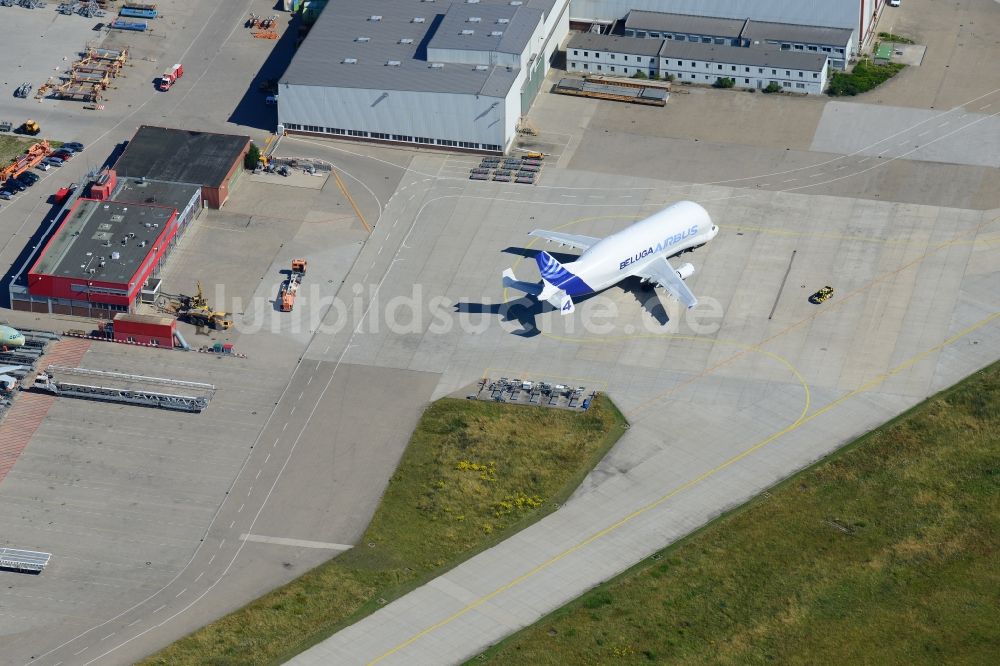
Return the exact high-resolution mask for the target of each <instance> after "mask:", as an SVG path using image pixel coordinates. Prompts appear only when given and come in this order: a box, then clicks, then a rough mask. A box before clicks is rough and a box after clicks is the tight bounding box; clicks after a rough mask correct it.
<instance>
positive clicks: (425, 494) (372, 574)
mask: <svg viewBox="0 0 1000 666" xmlns="http://www.w3.org/2000/svg"><path fill="white" fill-rule="evenodd" d="M625 427H626V423H625V419H624V417H623V416H622V415H621V413H620V412H619V411H618V410H617V409H616V408H615V406H614V405H613V404H612V403H611V401H610V400H608V399H607V398H606V397H603V396H598V397H597V399H595V400H594V401H593V403H592V404H591V407H590V409H589V410H588V411H587V412H584V413H579V412H571V411H568V410H558V409H545V408H539V407H527V406H520V407H519V406H512V405H502V404H497V403H493V402H483V401H469V400H453V399H444V400H439V401H438V402H436V403H434V404H433V405H431V406H430V407H429V408H428V409H427V411H426V412H425V413H424V415H423V418H422V419H421V421H420V424H419V425H418V426H417V429H416V431H415V432H414V434H413V437H412V438H411V439H410V443H409V445H408V447H407V450H406V452H405V453H404V454H403V457H402V460H401V461H400V463H399V467H398V469H397V470H396V473H395V474H394V475H393V476H392V478H391V480H390V482H389V486H388V488H387V489H386V492H385V495H384V496H383V498H382V503H381V504H380V505H379V507H378V509H377V510H376V512H375V516H374V517H373V518H372V521H371V524H370V525H369V526H368V530H367V531H366V532H365V534H364V536H363V537H362V539H361V542H360V543H359V545H358V546H357V547H356V548H355V549H353V550H350V551H347V552H346V553H344V554H342V555H340V556H339V557H338V558H336V559H334V560H331V561H330V562H327V563H325V564H323V565H321V566H319V567H317V568H316V569H313V570H312V571H309V572H308V573H306V574H305V575H303V576H302V577H300V578H298V579H296V580H295V581H293V582H291V583H289V584H288V585H286V586H284V587H282V588H279V589H277V590H275V591H273V592H271V593H269V594H267V595H266V596H264V597H261V598H260V599H258V600H256V601H254V602H253V603H251V604H249V605H247V606H246V607H244V608H242V609H240V610H238V611H236V612H234V613H232V614H231V615H229V616H227V617H224V618H222V619H220V620H218V621H217V622H214V623H212V624H210V625H208V626H206V627H203V628H202V629H200V630H198V631H197V632H195V633H193V634H191V635H189V636H187V637H185V638H183V639H181V640H179V641H177V642H176V643H174V644H173V645H171V646H169V647H167V648H165V649H164V650H162V651H161V652H159V653H157V654H155V655H153V656H152V657H150V658H149V659H147V660H146V661H145V662H144V663H145V664H170V665H171V666H175V665H176V664H206V663H211V664H268V663H277V662H279V661H280V660H282V659H285V658H288V657H290V656H291V655H293V654H296V653H297V652H299V651H301V650H303V649H305V648H306V647H309V646H310V645H312V644H314V643H316V642H318V641H319V640H321V639H323V638H325V637H327V636H329V635H330V634H331V633H333V632H334V631H335V630H336V629H337V628H339V627H341V626H344V625H347V624H350V623H351V622H354V621H357V619H359V618H360V617H363V616H364V615H366V614H368V613H370V612H371V611H373V610H375V609H377V608H378V607H379V606H380V605H382V604H383V603H385V602H386V601H388V600H392V599H393V598H395V597H398V596H400V595H402V594H403V593H405V592H406V591H408V590H411V589H413V588H414V587H416V586H417V585H419V584H421V583H423V582H425V581H427V580H428V579H430V578H431V577H433V576H434V575H436V574H437V573H440V572H441V571H443V570H446V569H449V568H451V567H453V566H454V565H455V564H457V563H458V562H460V561H462V560H464V559H466V558H468V557H470V556H471V555H473V554H475V553H477V552H479V551H481V550H482V549H483V548H485V547H487V546H490V545H492V544H494V543H496V542H498V541H500V540H501V539H503V538H506V537H507V536H509V535H510V534H512V533H513V532H516V531H517V530H520V529H523V528H524V527H526V526H527V525H529V524H530V523H532V522H534V521H536V520H538V519H539V518H541V517H542V516H544V515H545V514H547V513H549V512H551V511H552V510H553V508H554V503H561V502H562V501H563V500H564V499H566V498H567V497H569V495H570V493H571V492H572V491H573V490H574V489H575V488H576V487H577V486H578V485H579V483H580V481H581V480H582V479H583V477H584V476H585V475H586V473H587V472H588V471H589V470H590V469H591V468H592V467H593V466H594V465H595V464H596V463H597V462H598V461H599V460H600V459H601V458H602V457H603V456H604V454H605V452H607V450H608V449H609V448H610V447H611V445H612V444H613V443H614V442H615V441H617V439H618V438H619V437H620V436H621V434H622V433H623V432H624V431H625Z"/></svg>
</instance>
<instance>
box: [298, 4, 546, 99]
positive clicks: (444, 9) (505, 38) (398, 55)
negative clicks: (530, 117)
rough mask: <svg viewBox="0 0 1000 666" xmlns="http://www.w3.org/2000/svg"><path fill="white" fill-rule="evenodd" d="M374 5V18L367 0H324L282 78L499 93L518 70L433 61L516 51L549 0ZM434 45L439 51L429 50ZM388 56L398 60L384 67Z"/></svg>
mask: <svg viewBox="0 0 1000 666" xmlns="http://www.w3.org/2000/svg"><path fill="white" fill-rule="evenodd" d="M377 5H378V7H377V8H378V12H379V13H378V14H377V16H381V19H380V20H377V21H373V20H372V17H373V16H376V14H373V13H372V11H371V10H372V3H362V2H357V1H356V0H330V1H329V2H328V3H327V8H326V10H325V11H323V12H322V13H321V14H320V15H319V17H318V18H317V20H316V23H315V25H313V27H312V29H311V30H310V31H309V35H308V36H307V37H306V39H305V41H304V42H303V43H302V45H301V46H300V47H299V48H298V50H297V51H296V53H295V55H294V57H293V58H292V62H291V63H290V64H289V66H288V69H287V70H286V72H285V75H284V76H283V77H282V78H281V79H280V83H281V84H282V85H284V84H289V85H303V86H329V87H344V88H363V89H381V90H383V91H385V90H401V91H417V92H441V93H463V94H479V95H486V96H491V97H505V96H506V95H507V94H508V93H509V91H510V89H511V87H512V86H513V84H514V81H515V79H516V78H517V74H518V70H517V68H512V69H508V68H507V67H506V66H501V65H490V66H488V67H487V68H486V69H485V70H478V69H475V68H473V67H470V66H468V65H463V66H444V67H436V66H435V65H436V64H439V63H441V64H447V63H455V64H456V65H458V63H459V62H460V61H461V60H462V58H459V57H448V55H449V54H448V53H447V50H452V51H467V50H472V51H483V52H486V53H489V52H499V53H513V54H520V53H522V52H523V51H524V49H525V48H527V46H528V44H529V42H530V40H531V37H532V35H533V34H534V33H535V30H536V29H537V28H538V26H539V23H540V22H541V21H542V17H543V16H544V15H545V14H546V13H547V12H549V11H551V10H552V8H553V7H554V5H555V0H526V1H525V2H524V3H523V5H521V6H513V5H511V4H510V2H509V1H508V0H481V1H480V2H479V3H474V4H469V3H466V2H464V1H463V0H454V1H452V2H445V1H444V0H437V2H429V0H379V1H378V3H377ZM428 10H432V11H428ZM417 14H424V16H417ZM472 17H478V18H480V19H481V23H482V24H484V25H489V24H492V25H495V24H498V23H500V20H499V19H505V22H504V27H503V29H502V32H503V34H502V35H501V36H495V35H491V34H490V32H491V29H474V28H473V26H474V25H475V23H474V22H472V23H470V22H469V21H468V19H469V18H472ZM468 29H474V34H472V35H463V34H461V32H462V30H468ZM359 35H363V36H365V37H368V38H369V39H368V41H367V42H366V43H364V46H363V47H361V46H359V45H358V44H357V43H356V41H357V40H359ZM404 35H405V37H403V36H404ZM410 40H412V41H410ZM362 49H363V50H362ZM432 49H444V50H445V52H444V53H442V52H440V51H438V50H434V51H433V53H432V52H431V51H432ZM456 55H457V54H452V56H456ZM390 61H399V63H400V64H399V65H398V66H391V67H389V66H386V63H388V62H390ZM331 63H344V64H351V65H353V66H351V67H338V66H335V65H334V66H331Z"/></svg>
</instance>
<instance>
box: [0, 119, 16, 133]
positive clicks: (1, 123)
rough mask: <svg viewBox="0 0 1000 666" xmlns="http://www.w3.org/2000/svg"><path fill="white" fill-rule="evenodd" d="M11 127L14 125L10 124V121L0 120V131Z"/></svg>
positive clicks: (7, 130) (8, 129)
mask: <svg viewBox="0 0 1000 666" xmlns="http://www.w3.org/2000/svg"><path fill="white" fill-rule="evenodd" d="M13 128H14V126H13V125H11V124H10V121H7V120H2V121H0V132H9V131H11V130H12V129H13Z"/></svg>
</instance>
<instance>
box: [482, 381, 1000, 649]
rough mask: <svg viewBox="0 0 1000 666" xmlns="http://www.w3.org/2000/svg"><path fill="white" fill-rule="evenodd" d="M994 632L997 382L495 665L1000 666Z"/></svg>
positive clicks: (866, 450)
mask: <svg viewBox="0 0 1000 666" xmlns="http://www.w3.org/2000/svg"><path fill="white" fill-rule="evenodd" d="M998 627H1000V364H996V365H994V366H992V367H991V368H988V369H987V370H985V371H983V372H980V373H977V374H975V375H973V376H972V377H970V378H968V379H966V380H965V381H964V382H962V383H961V384H959V385H957V386H956V387H954V388H952V389H950V390H948V391H945V392H944V393H941V394H939V395H937V396H935V397H934V398H932V399H930V400H928V401H927V402H925V403H923V404H921V405H920V406H918V407H917V408H915V409H913V410H911V411H910V412H909V413H907V414H904V415H903V416H901V417H899V418H898V419H896V420H895V421H893V422H892V423H890V424H888V425H886V426H884V427H882V428H880V429H879V430H877V431H875V432H873V433H871V434H869V435H867V436H865V437H862V438H861V439H860V440H858V441H857V442H855V443H854V444H852V445H850V446H848V447H847V448H845V449H843V450H841V451H840V452H838V453H837V454H835V455H834V456H832V457H831V458H829V459H827V460H825V461H822V462H820V463H818V464H817V465H815V466H813V467H811V468H809V469H807V470H805V471H804V472H802V473H800V474H798V475H796V476H794V477H792V478H791V479H789V480H788V481H786V482H784V483H782V484H781V485H780V486H778V487H777V488H774V489H772V490H771V491H770V492H767V493H764V494H763V495H762V496H760V497H758V498H756V499H755V500H753V501H751V502H749V503H748V504H747V505H745V506H744V507H742V508H740V509H738V510H736V511H734V512H731V513H730V514H728V515H726V516H724V517H722V518H719V519H718V520H716V521H714V522H713V523H711V524H709V525H708V526H707V527H705V528H704V529H702V530H701V531H699V532H697V533H695V534H694V535H692V536H689V537H687V538H686V539H683V540H681V541H680V542H678V543H676V544H674V545H673V546H671V547H669V548H668V549H666V550H664V551H662V552H661V553H659V554H657V555H656V556H654V557H653V558H652V559H648V560H646V561H644V562H643V563H641V564H639V565H637V566H636V567H634V568H633V569H631V570H630V571H628V572H626V573H624V574H622V575H621V576H619V577H618V578H617V579H615V580H613V581H611V582H610V583H608V584H605V585H602V586H601V587H599V588H596V589H595V590H592V591H591V592H589V593H587V594H585V595H584V596H583V597H581V598H580V599H578V600H576V601H574V602H573V603H571V604H569V605H568V606H566V607H564V608H562V609H560V610H558V611H556V612H555V613H553V614H552V615H550V616H549V617H547V618H544V619H543V620H542V621H540V622H539V623H537V624H536V625H534V626H532V627H529V628H528V629H526V630H524V631H523V632H521V633H519V634H516V635H514V636H512V637H511V638H509V639H508V640H506V641H504V642H503V643H501V644H500V645H499V646H497V647H495V648H493V649H492V650H491V651H490V652H488V653H487V654H486V655H485V662H486V663H490V664H518V665H521V664H532V665H535V664H543V665H544V664H605V663H623V664H645V663H671V664H673V663H687V664H690V663H698V664H707V663H711V664H764V663H780V664H862V663H863V664H908V665H914V664H995V663H997V655H1000V629H998ZM469 663H470V664H479V663H483V661H480V660H479V659H475V660H472V661H471V662H469Z"/></svg>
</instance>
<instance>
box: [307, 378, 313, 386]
mask: <svg viewBox="0 0 1000 666" xmlns="http://www.w3.org/2000/svg"><path fill="white" fill-rule="evenodd" d="M312 383H313V376H312V375H309V381H307V382H306V386H309V385H310V384H312Z"/></svg>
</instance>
